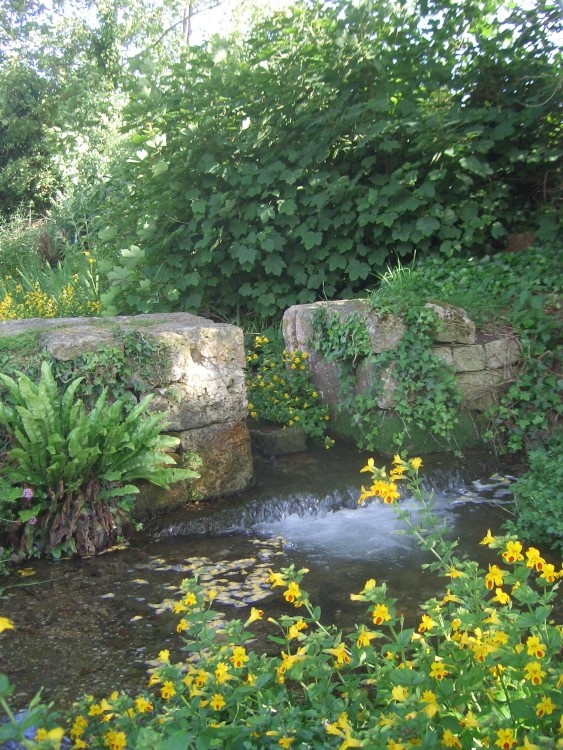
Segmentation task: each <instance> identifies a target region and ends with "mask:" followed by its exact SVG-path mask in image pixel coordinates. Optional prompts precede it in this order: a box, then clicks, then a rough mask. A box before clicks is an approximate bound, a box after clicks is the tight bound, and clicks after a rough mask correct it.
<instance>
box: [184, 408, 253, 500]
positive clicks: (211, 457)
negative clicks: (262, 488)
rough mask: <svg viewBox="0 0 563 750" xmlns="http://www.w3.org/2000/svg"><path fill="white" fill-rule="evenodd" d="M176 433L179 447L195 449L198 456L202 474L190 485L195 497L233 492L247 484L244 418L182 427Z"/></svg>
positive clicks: (248, 457) (248, 458)
mask: <svg viewBox="0 0 563 750" xmlns="http://www.w3.org/2000/svg"><path fill="white" fill-rule="evenodd" d="M179 437H180V445H181V448H182V451H183V452H184V453H189V452H194V453H197V455H198V456H199V457H200V459H201V466H200V467H198V469H197V471H198V472H199V473H200V475H201V476H200V478H199V479H195V480H193V483H192V485H191V487H192V492H193V493H194V495H195V496H196V497H204V498H206V497H218V496H220V495H234V494H236V493H237V492H241V491H242V490H244V489H245V488H246V487H248V485H249V484H250V482H251V480H252V474H253V463H252V452H251V449H250V433H249V431H248V427H247V426H246V422H245V421H241V422H236V423H234V424H233V423H232V422H231V423H224V424H212V425H208V426H206V427H201V428H199V429H197V430H185V431H184V432H182V433H181V434H180V436H179ZM180 465H182V462H180ZM188 465H189V464H188Z"/></svg>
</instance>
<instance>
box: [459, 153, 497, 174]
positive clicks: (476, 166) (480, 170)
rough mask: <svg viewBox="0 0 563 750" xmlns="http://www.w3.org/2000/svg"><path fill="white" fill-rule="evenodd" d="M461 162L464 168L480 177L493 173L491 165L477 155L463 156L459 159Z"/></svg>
mask: <svg viewBox="0 0 563 750" xmlns="http://www.w3.org/2000/svg"><path fill="white" fill-rule="evenodd" d="M459 164H460V166H461V167H463V169H466V170H467V171H468V172H472V173H473V174H477V175H479V176H480V177H489V176H490V175H492V173H493V170H492V169H491V167H490V166H489V165H488V164H487V163H486V162H484V161H480V160H479V159H477V157H476V156H463V157H462V158H461V159H460V160H459Z"/></svg>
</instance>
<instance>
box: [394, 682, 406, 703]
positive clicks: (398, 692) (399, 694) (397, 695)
mask: <svg viewBox="0 0 563 750" xmlns="http://www.w3.org/2000/svg"><path fill="white" fill-rule="evenodd" d="M391 695H392V697H393V700H396V701H397V702H398V703H402V702H403V701H406V699H407V698H408V697H409V691H408V688H406V687H403V686H402V685H395V687H394V688H393V689H392V690H391Z"/></svg>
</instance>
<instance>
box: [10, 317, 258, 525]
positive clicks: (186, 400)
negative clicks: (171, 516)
mask: <svg viewBox="0 0 563 750" xmlns="http://www.w3.org/2000/svg"><path fill="white" fill-rule="evenodd" d="M134 331H138V332H142V335H143V336H144V337H154V339H155V341H156V342H158V343H159V344H160V345H165V350H166V351H167V352H168V356H167V363H169V366H168V367H166V368H165V371H164V373H163V376H162V377H161V379H160V382H159V383H158V385H156V386H154V387H151V386H148V387H150V390H152V392H153V393H154V399H153V402H152V404H151V408H152V409H153V410H157V411H165V412H166V413H167V415H168V420H169V431H170V432H171V433H173V434H175V435H177V436H178V437H179V438H180V446H179V448H178V453H177V462H178V463H179V465H183V463H184V462H188V461H189V459H190V452H191V451H195V452H196V453H197V454H198V455H199V456H200V458H201V466H199V467H198V468H197V470H198V471H199V472H200V474H201V478H200V479H199V480H192V481H191V482H190V483H189V486H188V484H187V483H182V482H179V483H177V485H175V486H173V489H172V491H171V492H169V493H165V492H164V491H162V490H159V489H158V488H155V487H153V486H152V485H150V484H147V485H146V486H143V487H141V495H140V496H139V502H138V504H137V505H138V509H139V510H140V512H141V514H142V513H148V512H152V511H156V510H159V509H160V508H161V507H166V508H167V509H168V508H170V507H174V506H178V505H181V504H182V503H184V502H185V501H186V499H187V497H188V496H189V495H191V496H194V495H195V496H196V497H200V498H202V499H205V498H209V497H216V496H220V495H232V494H234V493H237V492H240V491H241V490H243V489H245V488H246V487H247V486H248V484H249V483H250V481H251V479H252V473H253V469H252V455H251V450H250V435H249V432H248V429H247V427H246V405H247V401H246V388H245V382H244V341H243V333H242V331H241V330H240V329H239V328H237V327H236V326H232V325H227V324H221V323H213V322H212V321H209V320H206V319H205V318H201V317H198V316H195V315H190V314H188V313H174V314H152V315H137V316H132V317H127V316H122V317H115V318H64V319H61V318H59V319H53V320H44V319H32V320H20V321H9V322H3V323H0V336H4V337H5V336H17V335H18V334H21V333H30V332H35V333H36V334H37V346H38V348H39V349H41V350H44V351H45V352H48V353H49V354H50V355H51V356H52V357H53V358H54V359H57V360H66V361H68V360H74V359H77V358H78V357H80V356H81V355H82V354H84V353H86V352H94V351H98V350H99V349H101V348H104V347H108V346H114V347H115V346H120V339H119V336H120V334H122V333H126V332H134ZM140 377H141V378H142V374H141V373H133V375H132V381H135V379H136V382H137V384H138V379H139V378H140ZM131 390H136V387H135V382H132V383H131Z"/></svg>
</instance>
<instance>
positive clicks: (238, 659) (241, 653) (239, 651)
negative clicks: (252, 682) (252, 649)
mask: <svg viewBox="0 0 563 750" xmlns="http://www.w3.org/2000/svg"><path fill="white" fill-rule="evenodd" d="M229 661H230V662H231V664H232V665H233V666H234V667H235V669H240V668H241V667H243V666H244V665H245V664H246V662H247V661H248V655H247V653H246V649H245V648H244V646H233V654H232V656H230V657H229Z"/></svg>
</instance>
